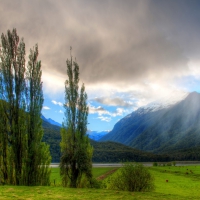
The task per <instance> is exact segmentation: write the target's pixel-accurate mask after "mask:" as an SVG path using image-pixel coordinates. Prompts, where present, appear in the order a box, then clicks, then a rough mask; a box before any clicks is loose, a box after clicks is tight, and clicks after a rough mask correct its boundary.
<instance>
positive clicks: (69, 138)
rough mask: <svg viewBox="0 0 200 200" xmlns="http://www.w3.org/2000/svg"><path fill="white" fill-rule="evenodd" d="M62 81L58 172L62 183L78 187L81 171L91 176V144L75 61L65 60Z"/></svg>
mask: <svg viewBox="0 0 200 200" xmlns="http://www.w3.org/2000/svg"><path fill="white" fill-rule="evenodd" d="M66 63H67V75H68V79H67V80H66V81H65V104H64V108H65V120H64V122H63V126H62V128H61V137H62V140H61V152H62V156H61V162H60V173H61V177H62V181H63V186H67V185H69V186H70V187H78V186H79V185H80V182H81V178H82V175H85V176H86V178H87V179H88V180H91V178H92V173H91V171H92V161H91V160H92V153H93V151H92V147H91V146H90V142H89V139H88V137H87V135H86V131H87V116H88V106H87V103H86V101H87V94H86V92H85V86H84V84H83V85H82V87H81V89H80V92H79V85H78V84H79V66H78V64H77V62H73V60H72V56H71V60H67V62H66Z"/></svg>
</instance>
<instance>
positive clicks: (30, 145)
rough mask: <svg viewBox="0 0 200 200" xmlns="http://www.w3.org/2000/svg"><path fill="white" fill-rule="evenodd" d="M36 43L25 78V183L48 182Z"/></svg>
mask: <svg viewBox="0 0 200 200" xmlns="http://www.w3.org/2000/svg"><path fill="white" fill-rule="evenodd" d="M38 54H39V52H38V45H35V47H34V48H33V49H31V50H30V55H29V61H28V67H27V73H26V80H27V113H28V116H27V121H28V122H27V129H28V131H27V140H28V141H27V161H26V185H47V184H49V181H50V180H49V175H50V174H49V173H50V170H49V164H50V161H51V156H50V152H49V150H48V149H49V147H48V146H47V145H46V144H45V143H43V142H41V140H42V137H43V129H42V119H41V110H42V105H43V101H44V99H43V92H42V82H41V76H42V71H41V61H38V60H37V59H38Z"/></svg>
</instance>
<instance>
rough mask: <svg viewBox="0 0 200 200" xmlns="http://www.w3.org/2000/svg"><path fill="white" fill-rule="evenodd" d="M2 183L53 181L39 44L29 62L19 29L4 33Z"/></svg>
mask: <svg viewBox="0 0 200 200" xmlns="http://www.w3.org/2000/svg"><path fill="white" fill-rule="evenodd" d="M1 44H2V46H1V52H0V115H1V118H0V147H1V148H0V177H1V178H0V183H5V184H15V185H47V184H49V173H50V171H49V164H50V161H51V157H50V153H49V147H48V146H47V145H46V144H45V143H43V142H41V140H42V136H43V130H42V122H41V119H40V116H41V109H42V105H43V93H42V82H41V75H42V72H41V62H40V61H39V62H38V61H37V57H38V46H37V45H36V46H35V48H33V50H31V51H30V56H29V62H28V67H26V66H25V43H24V41H23V39H21V41H20V40H19V36H18V35H17V31H16V29H13V31H12V32H11V31H10V30H8V32H7V35H4V34H2V36H1Z"/></svg>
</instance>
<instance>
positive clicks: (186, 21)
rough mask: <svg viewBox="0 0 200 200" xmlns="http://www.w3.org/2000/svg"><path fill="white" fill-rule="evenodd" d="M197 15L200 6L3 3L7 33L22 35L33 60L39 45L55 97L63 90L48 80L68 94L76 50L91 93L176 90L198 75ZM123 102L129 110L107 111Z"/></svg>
mask: <svg viewBox="0 0 200 200" xmlns="http://www.w3.org/2000/svg"><path fill="white" fill-rule="evenodd" d="M198 8H200V5H199V1H195V0H193V1H187V0H176V1H173V0H168V1H165V0H149V1H146V0H140V1H138V0H125V1H120V0H113V1H106V0H102V1H97V0H93V1H92V0H84V1H81V0H79V1H78V0H71V1H70V0H69V1H65V0H59V1H54V0H43V1H41V0H35V1H30V0H15V1H13V0H1V6H0V13H1V17H0V30H1V32H4V33H5V32H6V31H7V30H8V29H12V28H14V27H15V28H17V30H18V33H19V35H20V37H24V40H25V43H26V46H27V54H28V50H29V49H30V48H31V47H33V45H35V43H38V45H39V52H40V59H41V60H42V67H43V75H44V80H46V81H47V83H46V87H48V88H49V91H52V90H55V91H58V90H59V89H60V88H61V86H60V88H59V86H58V84H57V85H56V89H52V87H53V86H52V85H51V84H48V81H49V82H51V81H52V78H51V79H50V80H48V78H45V76H47V74H51V75H52V76H53V75H54V76H57V77H59V78H55V79H56V81H59V80H62V87H63V83H64V79H65V78H64V74H66V63H65V62H66V59H67V58H69V56H70V51H69V49H70V46H72V48H73V49H72V55H73V58H74V59H75V58H76V60H77V62H78V64H79V65H80V74H81V75H80V76H81V81H82V82H84V83H85V84H86V86H88V87H95V86H96V88H97V89H98V88H101V86H99V85H101V84H106V85H107V86H108V85H109V86H111V87H115V88H118V87H119V88H127V87H130V88H131V89H132V90H134V91H135V92H137V91H141V92H143V91H145V93H147V90H148V91H149V92H151V93H153V92H152V91H151V89H150V88H151V86H152V84H154V83H156V84H157V85H160V86H163V87H165V88H169V87H171V86H169V84H168V82H170V83H172V82H173V80H174V79H176V78H180V77H183V76H187V75H188V74H190V73H191V74H192V72H191V69H190V67H189V65H188V63H189V62H191V61H194V62H197V61H199V60H200V54H199V50H198V49H199V46H200V39H199V35H200V28H199V26H197V24H199V19H200V12H198V10H199V9H198ZM58 79H59V80H58ZM44 84H45V83H44ZM50 85H51V86H50ZM60 85H61V84H60ZM107 86H106V87H107ZM160 92H161V90H160V91H158V93H160ZM147 96H148V95H147ZM96 100H98V101H99V102H100V101H101V102H103V99H96ZM117 101H118V104H121V103H122V104H123V102H120V100H119V99H112V100H110V102H107V103H116V102H117ZM104 102H105V99H104ZM116 104H117V103H116ZM124 106H129V105H128V103H127V104H126V103H125V102H124Z"/></svg>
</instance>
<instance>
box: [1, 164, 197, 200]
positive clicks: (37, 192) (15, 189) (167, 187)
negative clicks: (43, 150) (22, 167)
mask: <svg viewBox="0 0 200 200" xmlns="http://www.w3.org/2000/svg"><path fill="white" fill-rule="evenodd" d="M113 169H114V168H106V167H105V168H93V175H94V177H95V178H98V177H100V176H101V175H103V174H109V173H108V172H109V171H113ZM148 169H149V170H150V172H151V173H152V175H153V176H154V178H155V190H154V191H153V192H124V191H115V190H108V189H93V188H87V189H86V188H78V189H72V188H63V187H62V186H61V179H60V177H59V169H58V168H52V173H51V186H44V187H42V186H35V187H27V186H0V199H3V200H5V199H21V200H33V199H77V200H79V199H81V200H83V199H97V200H103V199H113V200H114V199H123V200H126V199H135V200H137V199H138V200H139V199H149V200H153V199H159V200H160V199H163V200H165V199H177V200H179V199H180V200H182V199H199V198H200V166H157V167H148ZM111 176H112V175H111ZM107 178H108V177H107ZM104 181H105V182H106V179H105V180H104Z"/></svg>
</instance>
